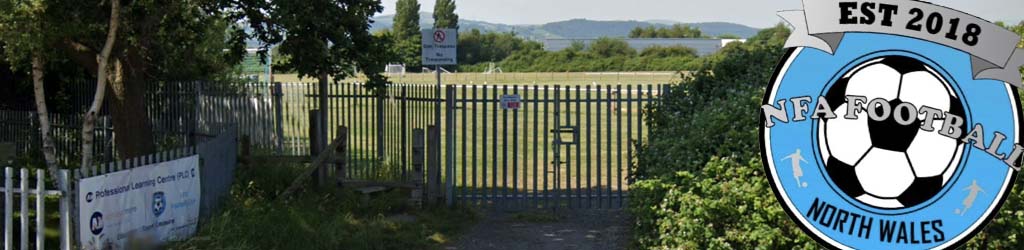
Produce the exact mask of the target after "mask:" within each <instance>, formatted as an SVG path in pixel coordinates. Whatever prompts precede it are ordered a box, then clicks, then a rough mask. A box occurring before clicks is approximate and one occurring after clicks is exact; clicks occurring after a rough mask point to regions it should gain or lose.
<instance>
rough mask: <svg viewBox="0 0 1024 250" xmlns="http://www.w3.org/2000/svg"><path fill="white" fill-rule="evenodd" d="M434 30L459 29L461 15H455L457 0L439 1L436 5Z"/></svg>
mask: <svg viewBox="0 0 1024 250" xmlns="http://www.w3.org/2000/svg"><path fill="white" fill-rule="evenodd" d="M434 28H450V29H458V28H459V15H458V14H455V0H437V3H436V4H434Z"/></svg>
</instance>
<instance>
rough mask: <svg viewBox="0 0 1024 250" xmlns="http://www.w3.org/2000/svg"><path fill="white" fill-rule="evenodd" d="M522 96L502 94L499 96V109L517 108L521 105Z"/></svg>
mask: <svg viewBox="0 0 1024 250" xmlns="http://www.w3.org/2000/svg"><path fill="white" fill-rule="evenodd" d="M522 103H523V98H522V97H520V96H519V95H502V96H501V109H504V110H510V109H511V110H517V109H519V107H520V106H522Z"/></svg>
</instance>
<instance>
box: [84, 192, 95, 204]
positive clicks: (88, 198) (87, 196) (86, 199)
mask: <svg viewBox="0 0 1024 250" xmlns="http://www.w3.org/2000/svg"><path fill="white" fill-rule="evenodd" d="M92 197H93V195H92V192H89V193H87V194H85V202H92Z"/></svg>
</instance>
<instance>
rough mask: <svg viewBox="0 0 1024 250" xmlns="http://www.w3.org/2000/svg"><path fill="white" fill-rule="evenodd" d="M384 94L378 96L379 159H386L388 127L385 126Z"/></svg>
mask: <svg viewBox="0 0 1024 250" xmlns="http://www.w3.org/2000/svg"><path fill="white" fill-rule="evenodd" d="M384 100H385V99H384V96H377V124H376V125H377V160H383V159H384V155H385V154H384V150H385V147H384V130H386V129H387V127H386V126H384V114H385V113H384V108H385V103H384Z"/></svg>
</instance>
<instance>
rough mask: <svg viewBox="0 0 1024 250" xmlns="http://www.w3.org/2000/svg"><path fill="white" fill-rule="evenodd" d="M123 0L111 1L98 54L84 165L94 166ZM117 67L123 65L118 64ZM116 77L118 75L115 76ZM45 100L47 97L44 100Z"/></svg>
mask: <svg viewBox="0 0 1024 250" xmlns="http://www.w3.org/2000/svg"><path fill="white" fill-rule="evenodd" d="M120 16H121V1H117V0H111V1H110V24H109V25H108V28H107V29H108V30H107V40H106V42H104V44H103V50H101V51H100V54H99V55H97V56H96V61H97V65H98V66H97V69H98V72H96V95H95V96H94V97H93V99H92V105H91V106H90V107H89V110H87V111H85V114H84V115H83V117H82V163H81V164H82V165H81V166H82V167H83V168H88V167H90V166H92V161H93V160H92V153H91V152H92V146H93V139H94V137H93V135H94V134H96V130H95V128H96V115H98V114H99V112H100V109H101V108H102V107H103V97H104V95H105V94H106V90H107V80H108V79H107V77H110V76H111V75H110V72H111V70H110V65H109V64H110V52H111V50H113V49H114V42H115V41H116V40H117V29H118V27H119V26H120V25H121V19H120ZM115 67H121V66H120V65H116V66H115ZM114 77H116V76H114ZM43 101H45V99H44V100H43Z"/></svg>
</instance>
